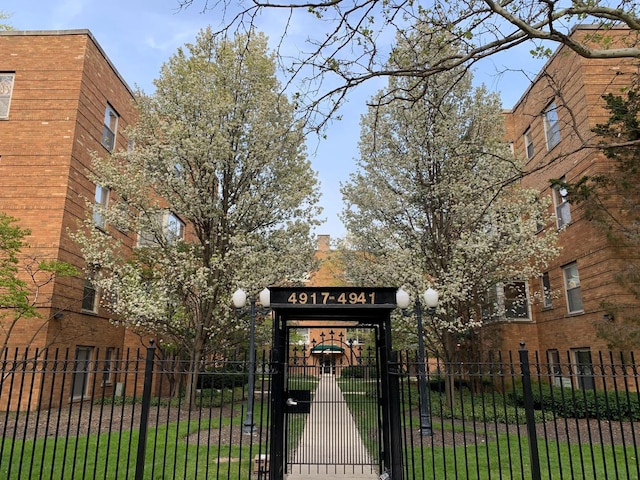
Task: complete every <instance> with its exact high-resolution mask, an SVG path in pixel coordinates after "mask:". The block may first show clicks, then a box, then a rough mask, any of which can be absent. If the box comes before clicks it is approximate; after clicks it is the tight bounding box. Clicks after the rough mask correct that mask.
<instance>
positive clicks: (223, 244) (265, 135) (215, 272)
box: [74, 29, 318, 392]
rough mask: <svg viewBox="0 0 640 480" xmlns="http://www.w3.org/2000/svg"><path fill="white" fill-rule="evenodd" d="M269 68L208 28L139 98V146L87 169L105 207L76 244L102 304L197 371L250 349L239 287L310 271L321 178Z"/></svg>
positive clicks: (252, 51) (249, 40)
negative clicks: (216, 356)
mask: <svg viewBox="0 0 640 480" xmlns="http://www.w3.org/2000/svg"><path fill="white" fill-rule="evenodd" d="M274 70H275V67H274V60H273V57H272V56H271V55H270V54H268V52H267V47H266V38H265V37H264V36H263V35H261V34H259V33H255V32H254V33H252V34H251V35H239V36H236V37H235V38H234V39H232V40H228V39H223V38H217V37H216V36H214V35H212V33H211V31H210V30H209V29H207V30H204V31H202V32H200V34H199V35H198V37H197V40H196V43H195V44H188V45H186V47H185V48H184V49H183V48H181V49H179V50H178V52H177V53H176V54H175V55H174V56H173V57H172V58H171V59H170V60H169V61H168V62H167V63H166V64H165V65H164V66H163V67H162V70H161V74H160V77H159V78H158V79H157V80H156V81H155V86H156V91H155V93H154V94H153V95H151V96H147V95H144V94H143V93H141V92H139V93H138V95H137V97H138V98H137V101H138V107H139V119H138V122H137V124H136V126H135V127H134V128H133V129H132V130H131V132H129V139H130V141H131V142H130V143H133V144H134V145H135V146H134V148H132V149H129V150H128V151H120V152H117V153H114V154H112V155H110V156H107V157H105V158H101V157H99V156H96V157H95V159H94V163H93V175H92V177H93V179H94V181H95V182H96V184H97V185H100V186H101V187H102V188H104V189H108V191H109V193H110V201H109V203H108V205H106V206H105V205H104V203H102V204H100V205H95V208H94V214H93V218H89V219H87V225H86V227H87V228H85V229H81V230H79V231H78V232H76V233H75V235H74V237H75V239H76V240H77V241H78V242H79V243H80V245H81V246H82V250H83V253H84V256H85V259H86V261H87V264H88V266H89V267H90V268H92V269H93V276H92V279H93V281H94V283H95V285H96V286H97V287H98V289H99V290H100V291H101V292H102V299H103V303H104V305H105V306H107V307H108V308H109V309H110V310H111V311H112V312H113V314H114V316H113V319H114V321H116V322H118V323H121V324H124V325H126V326H128V327H132V328H136V329H139V330H142V331H145V332H148V333H151V334H153V335H158V336H161V337H162V338H163V339H164V340H165V341H171V342H173V343H174V344H176V345H177V346H178V347H180V348H181V349H183V351H187V352H189V355H190V358H191V360H192V362H193V368H195V369H197V367H198V365H199V361H200V359H201V358H202V356H203V355H205V354H206V353H207V352H210V351H220V350H219V349H220V348H225V346H228V345H229V344H232V343H233V342H237V341H240V340H246V337H247V335H246V332H247V331H248V326H247V319H246V318H245V319H244V320H243V321H240V320H238V318H237V316H236V314H235V311H233V309H232V305H231V294H232V292H233V291H234V290H235V289H236V288H238V287H242V288H244V289H245V290H248V291H249V293H257V292H258V291H259V290H261V289H262V288H264V286H266V285H269V284H276V283H282V282H285V281H293V280H294V279H299V278H302V277H303V275H304V273H306V272H308V271H309V270H310V269H311V265H312V262H313V254H314V244H313V242H312V239H311V236H310V228H311V226H312V225H314V223H315V220H314V219H315V217H316V215H317V213H318V209H317V207H316V206H315V205H316V202H317V195H318V192H317V185H316V177H315V173H314V172H313V171H312V169H311V167H310V163H309V161H308V160H307V159H306V156H305V151H304V138H303V135H302V133H301V129H300V127H299V125H298V123H297V122H296V121H295V119H294V107H293V105H292V104H291V103H290V102H289V101H288V99H287V98H286V97H285V96H283V95H281V94H280V93H279V92H280V90H281V89H280V86H279V84H278V81H277V79H276V77H275V74H274ZM96 220H99V221H98V222H97V221H96ZM96 223H99V224H100V225H101V226H102V228H96V226H95V224H96ZM132 241H133V242H137V243H136V247H135V248H133V249H131V248H130V247H128V246H127V245H130V244H131V242H132ZM196 371H197V370H196ZM192 387H193V384H191V385H190V388H189V392H192V391H193V388H192Z"/></svg>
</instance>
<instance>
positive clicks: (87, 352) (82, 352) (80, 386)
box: [71, 347, 93, 400]
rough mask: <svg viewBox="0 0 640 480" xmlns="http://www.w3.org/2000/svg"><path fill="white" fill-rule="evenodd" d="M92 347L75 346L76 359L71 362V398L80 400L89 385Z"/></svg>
mask: <svg viewBox="0 0 640 480" xmlns="http://www.w3.org/2000/svg"><path fill="white" fill-rule="evenodd" d="M92 351H93V348H92V347H76V360H75V362H74V363H73V376H72V379H71V399H72V400H81V399H83V398H84V397H85V395H87V390H88V387H89V363H90V362H91V353H92Z"/></svg>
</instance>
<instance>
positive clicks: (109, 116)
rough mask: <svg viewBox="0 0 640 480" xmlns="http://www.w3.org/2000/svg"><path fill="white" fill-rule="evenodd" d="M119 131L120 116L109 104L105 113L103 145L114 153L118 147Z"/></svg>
mask: <svg viewBox="0 0 640 480" xmlns="http://www.w3.org/2000/svg"><path fill="white" fill-rule="evenodd" d="M117 129H118V114H117V113H116V111H115V110H114V109H113V107H112V106H111V105H109V104H107V110H106V111H105V112H104V127H103V129H102V145H103V146H104V148H106V149H107V150H109V151H110V152H111V151H113V149H114V147H115V146H116V130H117Z"/></svg>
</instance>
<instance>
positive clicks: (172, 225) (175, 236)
mask: <svg viewBox="0 0 640 480" xmlns="http://www.w3.org/2000/svg"><path fill="white" fill-rule="evenodd" d="M184 228H185V226H184V222H183V221H182V220H180V219H179V218H178V217H177V216H176V215H174V214H173V213H168V214H167V215H166V221H165V224H164V232H165V235H166V237H167V240H168V241H169V243H173V242H175V241H176V240H184Z"/></svg>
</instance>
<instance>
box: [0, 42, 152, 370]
mask: <svg viewBox="0 0 640 480" xmlns="http://www.w3.org/2000/svg"><path fill="white" fill-rule="evenodd" d="M2 74H10V75H11V74H12V75H13V77H14V78H13V89H12V91H11V96H10V110H9V115H8V118H5V119H0V211H1V212H5V213H7V214H9V215H11V216H13V217H16V218H17V219H18V220H19V225H20V226H21V227H22V228H28V229H30V230H31V235H30V236H29V237H28V238H27V239H26V240H27V242H28V244H29V248H28V249H24V250H23V254H24V255H25V256H27V257H37V258H38V259H40V260H42V259H55V260H60V261H65V262H68V263H70V264H72V265H74V266H76V267H77V268H78V269H79V270H80V271H81V272H83V271H84V270H85V265H84V263H83V260H82V258H81V255H80V252H79V249H78V247H77V246H76V245H75V244H74V243H73V241H72V240H71V239H70V237H69V235H68V231H69V230H75V229H76V228H78V223H79V222H80V221H82V220H83V219H84V218H85V216H86V213H87V206H86V204H85V199H89V200H90V201H93V198H94V195H95V185H94V184H93V183H92V182H91V181H90V180H89V179H88V178H87V171H88V169H89V168H90V166H91V154H92V152H97V153H98V154H106V153H108V152H107V149H106V148H105V147H104V146H103V144H102V136H103V128H104V127H103V125H104V122H105V121H104V119H105V112H106V109H107V105H110V106H111V107H112V109H113V110H114V111H115V112H117V115H118V121H117V130H116V136H115V143H116V147H115V148H118V149H121V148H127V139H126V137H125V135H124V133H123V132H124V131H125V128H126V127H127V126H128V125H129V124H130V123H131V122H132V121H133V119H134V116H135V109H134V105H133V95H132V92H131V90H130V88H129V87H128V86H127V85H126V83H125V82H124V81H123V79H122V78H121V77H120V75H119V74H118V72H117V71H116V69H115V68H114V67H113V65H112V64H111V63H110V61H109V59H108V58H107V57H106V55H105V54H104V52H103V51H102V49H101V48H100V46H99V45H98V43H97V42H96V41H95V39H94V38H93V36H92V35H91V33H90V32H88V31H86V30H77V31H76V30H74V31H64V32H0V75H2ZM83 291H84V275H83V274H81V275H79V276H78V277H73V278H62V279H58V280H56V281H55V282H54V283H53V284H52V285H51V286H50V287H49V290H47V291H44V292H43V293H42V298H47V299H50V300H51V301H50V304H49V305H47V306H46V307H45V308H42V309H41V315H42V318H41V319H25V320H21V321H20V322H19V323H18V324H17V325H16V328H15V329H14V331H13V332H12V334H11V336H10V338H9V342H8V344H9V346H11V347H19V348H23V347H25V346H27V345H28V346H30V348H43V347H51V348H60V349H61V351H64V350H65V349H67V348H69V349H70V352H71V353H70V355H71V356H72V358H73V356H74V355H75V352H76V348H78V347H87V348H88V349H89V351H90V352H91V359H92V360H93V361H98V360H100V359H99V358H97V357H98V356H100V357H101V358H102V357H103V355H104V352H106V350H107V349H108V348H113V349H117V350H118V351H122V349H123V347H127V346H140V341H139V339H138V338H137V337H135V336H132V337H131V338H133V341H132V342H131V343H128V342H126V338H128V336H127V335H126V334H125V330H124V329H123V328H118V327H115V326H113V325H111V324H110V323H109V320H108V318H107V317H106V315H105V312H103V311H102V309H101V308H100V307H98V309H97V313H88V312H86V311H83V309H82V297H83ZM54 313H58V315H56V317H57V318H54ZM98 352H99V353H98ZM61 355H63V354H62V353H61Z"/></svg>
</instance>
